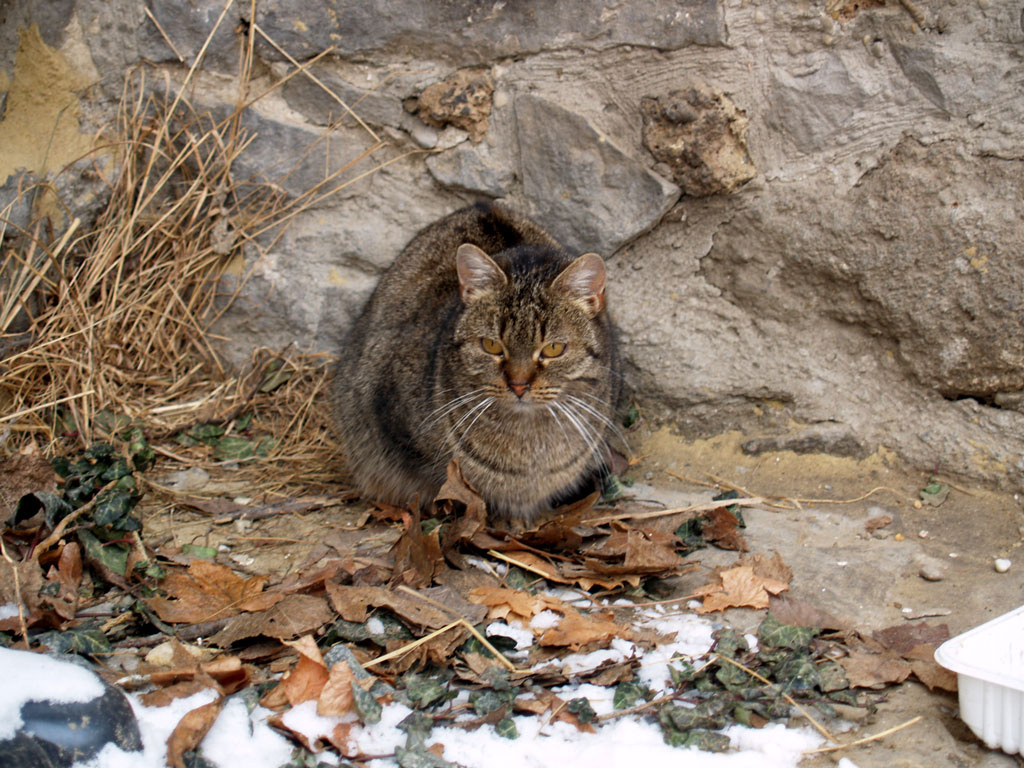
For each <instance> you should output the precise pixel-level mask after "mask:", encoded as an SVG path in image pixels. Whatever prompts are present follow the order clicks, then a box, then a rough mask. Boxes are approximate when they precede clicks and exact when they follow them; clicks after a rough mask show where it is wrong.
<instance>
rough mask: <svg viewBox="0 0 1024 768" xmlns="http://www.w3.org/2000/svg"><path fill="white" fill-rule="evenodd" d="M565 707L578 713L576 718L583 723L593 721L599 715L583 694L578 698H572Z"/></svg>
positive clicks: (575, 713) (573, 712)
mask: <svg viewBox="0 0 1024 768" xmlns="http://www.w3.org/2000/svg"><path fill="white" fill-rule="evenodd" d="M565 708H566V709H568V710H569V711H570V712H571V713H572V714H574V715H576V719H577V720H579V721H580V723H582V724H583V725H586V724H587V723H589V722H592V721H593V720H594V719H595V718H596V717H597V712H595V711H594V708H593V707H592V706H590V700H589V699H586V698H584V697H582V696H581V697H579V698H577V699H570V700H569V702H568V703H567V704H566V705H565Z"/></svg>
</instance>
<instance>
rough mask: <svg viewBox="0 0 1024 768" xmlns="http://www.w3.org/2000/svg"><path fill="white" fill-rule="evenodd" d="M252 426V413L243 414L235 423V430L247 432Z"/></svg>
mask: <svg viewBox="0 0 1024 768" xmlns="http://www.w3.org/2000/svg"><path fill="white" fill-rule="evenodd" d="M251 425H252V411H249V412H248V413H245V414H242V416H240V417H239V418H238V420H237V421H236V422H235V429H237V430H238V431H239V432H245V431H246V430H247V429H249V427H250V426H251Z"/></svg>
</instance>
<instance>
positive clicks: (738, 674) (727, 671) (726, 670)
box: [715, 661, 750, 690]
mask: <svg viewBox="0 0 1024 768" xmlns="http://www.w3.org/2000/svg"><path fill="white" fill-rule="evenodd" d="M718 664H719V667H718V670H717V671H716V672H715V679H716V680H718V682H720V683H721V684H722V685H724V686H725V687H726V688H728V689H730V690H732V689H734V688H742V687H743V686H745V685H747V684H749V682H750V675H748V674H747V673H746V672H744V671H743V670H742V669H740V668H739V667H737V666H734V665H732V664H729V663H728V662H724V661H719V662H718Z"/></svg>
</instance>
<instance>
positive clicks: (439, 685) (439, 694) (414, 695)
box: [402, 672, 448, 709]
mask: <svg viewBox="0 0 1024 768" xmlns="http://www.w3.org/2000/svg"><path fill="white" fill-rule="evenodd" d="M447 682H448V681H447V680H444V681H442V680H440V679H437V678H433V677H427V676H426V675H420V674H418V673H416V672H406V673H405V674H404V675H403V676H402V683H403V687H404V688H405V695H406V696H407V697H408V698H409V701H410V703H411V704H412V706H413V707H415V708H417V709H422V708H424V707H429V706H430V705H431V704H433V703H434V702H436V701H437V700H438V699H441V698H443V697H444V696H445V695H446V694H447V693H448V686H447Z"/></svg>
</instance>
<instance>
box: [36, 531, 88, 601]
mask: <svg viewBox="0 0 1024 768" xmlns="http://www.w3.org/2000/svg"><path fill="white" fill-rule="evenodd" d="M46 578H47V580H48V581H51V582H56V583H57V585H58V587H57V594H55V595H52V596H51V595H44V596H43V597H42V601H43V602H44V603H48V604H49V605H50V606H52V608H53V610H54V612H55V613H56V614H57V615H58V616H60V617H61V618H62V619H65V620H70V619H73V618H75V612H76V611H77V610H78V587H79V585H80V584H81V583H82V552H81V549H80V548H79V546H78V544H77V543H76V542H73V541H72V542H69V543H68V544H65V545H64V546H63V547H62V548H61V552H60V558H59V559H58V561H57V567H56V568H51V569H50V572H49V573H48V574H47V577H46Z"/></svg>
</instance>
